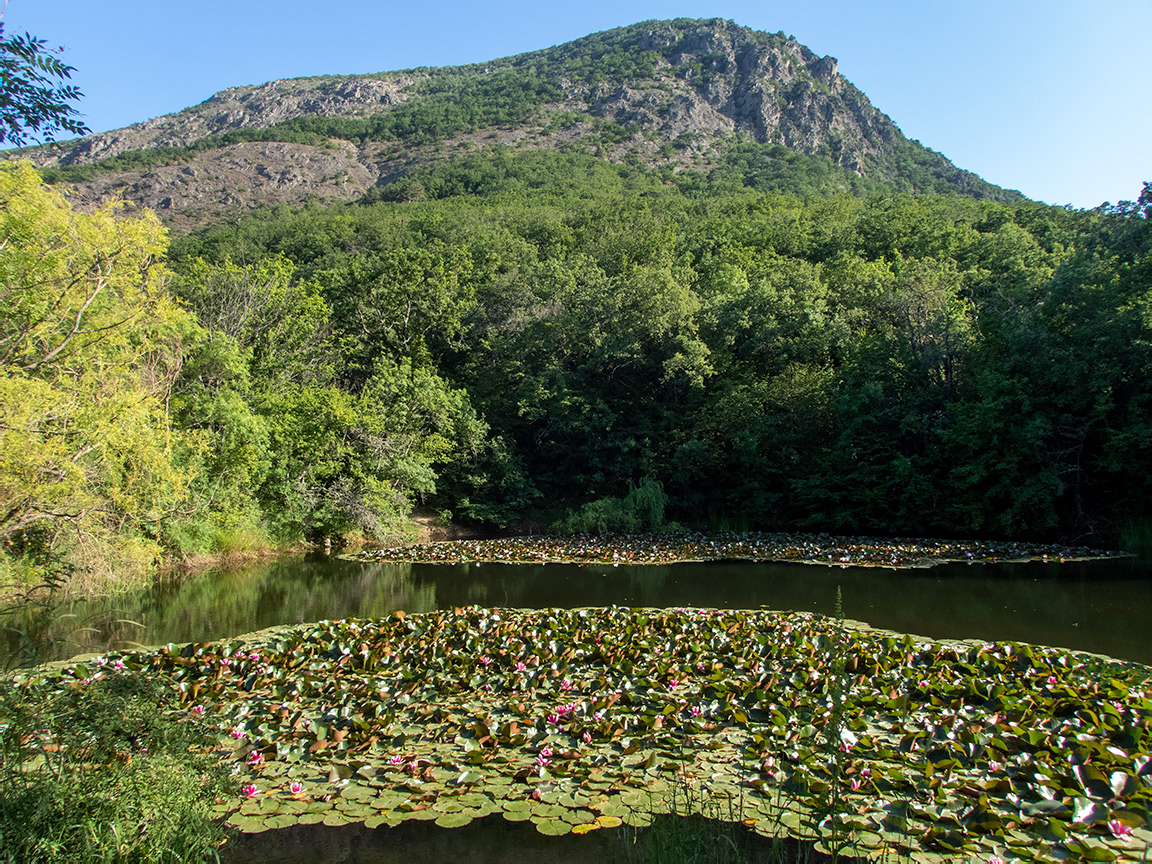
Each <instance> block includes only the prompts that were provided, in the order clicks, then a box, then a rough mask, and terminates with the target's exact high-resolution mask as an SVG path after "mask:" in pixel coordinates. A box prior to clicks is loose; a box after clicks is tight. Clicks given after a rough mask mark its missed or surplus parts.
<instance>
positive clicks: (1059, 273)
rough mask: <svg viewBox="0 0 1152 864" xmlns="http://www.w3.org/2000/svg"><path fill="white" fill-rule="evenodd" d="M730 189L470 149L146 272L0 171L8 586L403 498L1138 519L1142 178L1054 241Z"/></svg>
mask: <svg viewBox="0 0 1152 864" xmlns="http://www.w3.org/2000/svg"><path fill="white" fill-rule="evenodd" d="M746 169H747V166H745V167H744V169H742V168H741V167H740V163H739V162H738V161H730V162H729V163H728V166H727V167H725V168H721V169H717V170H716V171H714V172H712V173H711V174H708V175H705V174H699V173H693V172H683V173H680V174H672V173H670V172H667V171H663V172H662V171H659V170H654V169H648V168H644V167H641V166H629V165H613V164H609V163H607V162H604V161H601V160H597V159H595V158H592V157H590V156H586V155H580V154H574V153H562V152H557V151H534V152H532V151H528V152H525V151H511V150H506V149H501V148H493V149H490V150H486V151H482V152H473V153H471V154H469V155H466V156H464V157H462V158H459V159H456V160H454V161H450V162H447V163H445V164H443V165H440V166H437V167H431V168H426V169H422V170H420V171H418V172H415V173H413V174H411V175H410V176H408V177H407V178H406V179H405V180H404V181H402V184H403V185H402V186H401V185H399V184H398V185H397V187H396V188H391V187H384V188H383V189H382V190H380V192H379V193H375V192H374V193H373V194H372V195H370V196H368V197H367V198H365V199H364V200H362V201H360V202H356V203H352V204H348V205H341V206H333V207H327V208H321V207H305V208H303V209H289V208H278V209H277V208H274V209H267V210H263V211H257V212H254V213H252V214H251V215H250V216H247V217H245V218H243V219H240V220H239V221H232V222H229V223H227V224H223V223H222V224H217V225H213V226H210V227H207V228H205V229H203V230H201V231H200V232H198V233H195V234H192V235H190V236H186V237H181V238H178V239H176V240H173V241H171V242H170V243H169V244H168V247H167V253H166V258H167V262H166V263H163V262H162V261H161V260H160V259H161V258H162V257H164V246H165V242H166V238H165V237H164V234H163V231H162V229H161V228H160V227H159V226H158V224H156V223H155V222H154V221H148V220H139V219H130V218H119V217H117V218H113V216H112V215H111V213H108V212H104V211H101V212H100V213H98V214H96V215H95V216H89V215H84V214H79V213H75V212H73V211H72V210H71V209H70V208H69V207H68V205H67V204H66V203H64V201H63V199H61V198H60V197H59V196H58V195H57V194H56V193H55V192H53V191H52V190H50V189H49V188H47V187H43V186H42V185H41V184H40V181H39V179H38V178H37V177H36V175H35V173H34V172H32V170H31V169H30V168H27V167H13V166H10V165H9V166H5V167H4V168H3V169H0V171H2V173H0V176H2V178H3V182H4V184H5V189H4V190H3V196H4V199H5V208H4V217H3V218H4V222H5V224H4V226H3V236H4V238H5V240H6V241H10V240H11V239H12V238H16V237H18V238H20V239H21V241H22V242H21V243H13V242H5V243H4V245H3V247H2V248H0V259H2V260H0V264H2V266H3V267H4V268H5V272H6V274H7V277H8V278H7V279H6V287H5V289H4V290H5V291H6V292H7V295H8V296H7V297H6V298H5V302H4V303H3V304H0V308H3V309H5V310H6V311H5V312H4V313H2V316H0V323H2V324H3V327H4V332H3V333H2V334H0V339H2V340H3V341H2V342H0V348H2V349H3V351H4V352H6V353H5V360H4V362H5V364H6V367H7V370H8V373H9V374H8V375H7V376H6V377H5V378H4V379H3V380H4V382H5V386H6V387H7V388H9V389H10V390H12V391H13V392H11V393H5V394H4V399H3V400H0V404H2V405H3V412H4V417H3V418H0V419H2V421H3V429H2V430H0V435H2V436H3V440H2V441H0V443H2V444H3V446H2V447H0V451H2V452H3V453H5V458H6V462H5V464H4V465H3V466H0V471H2V473H3V478H2V481H3V482H2V483H0V487H2V488H3V489H4V496H5V500H4V502H3V507H4V512H3V513H0V519H2V520H3V521H0V533H2V534H3V536H4V539H5V542H6V546H7V550H8V560H9V566H10V567H17V564H16V563H13V562H23V563H22V564H19V566H23V567H26V568H30V567H35V566H36V562H38V561H43V560H44V559H45V556H48V555H50V554H78V553H80V552H85V553H91V552H92V550H93V549H94V548H96V547H97V546H100V544H103V545H102V546H100V548H101V549H102V550H103V551H102V552H101V555H102V556H103V559H106V560H108V561H113V562H115V561H121V560H127V559H129V558H131V559H133V560H136V559H141V560H142V559H145V558H149V557H155V556H163V555H167V556H177V557H179V556H190V555H196V554H209V553H212V552H214V551H219V550H220V549H222V548H227V547H228V546H229V544H234V543H237V542H241V541H243V542H249V541H251V540H252V538H264V539H265V540H268V539H274V540H293V539H298V538H307V539H312V540H316V539H319V538H323V537H330V538H337V539H338V538H342V537H350V536H357V535H359V536H363V537H367V538H385V537H388V536H391V535H396V534H399V533H402V532H403V530H404V525H405V517H406V516H407V514H408V512H409V511H410V509H411V507H412V505H413V504H414V503H422V504H424V505H427V506H430V507H432V508H435V509H436V510H439V511H443V512H446V513H450V514H452V516H453V517H454V518H456V519H460V520H472V521H477V522H484V523H491V524H495V525H512V524H516V523H522V522H525V521H531V522H532V523H533V524H535V525H537V526H544V527H547V526H552V525H560V526H567V527H570V528H571V527H581V526H584V527H589V526H594V527H600V528H611V527H613V526H617V527H629V526H635V525H636V524H637V522H636V518H635V515H636V514H635V512H633V511H635V510H636V509H637V508H638V507H650V505H651V502H652V499H653V496H655V498H657V499H659V500H660V501H661V502H662V503H664V505H665V506H664V509H663V513H662V517H661V518H662V519H663V520H667V521H669V522H676V523H679V524H681V525H684V526H700V527H709V526H711V527H741V526H747V527H750V528H764V529H779V530H790V529H804V530H828V531H836V532H854V533H874V534H887V535H900V534H904V535H907V534H921V535H924V534H930V535H945V536H980V537H1019V538H1025V537H1027V538H1036V539H1039V538H1054V537H1060V538H1066V539H1075V540H1077V541H1079V542H1086V543H1093V544H1099V545H1109V544H1115V543H1117V542H1118V541H1119V538H1120V537H1121V535H1122V534H1124V532H1126V531H1127V532H1130V533H1131V532H1139V531H1141V530H1143V529H1144V528H1145V527H1146V526H1147V525H1148V522H1149V518H1150V516H1152V513H1150V509H1152V504H1150V503H1149V502H1150V501H1152V389H1150V388H1149V386H1148V381H1149V380H1152V344H1150V336H1152V259H1150V258H1149V256H1148V251H1149V246H1150V245H1152V221H1150V220H1149V218H1148V216H1149V215H1152V192H1150V191H1149V188H1148V187H1147V186H1146V188H1145V189H1144V191H1143V193H1142V194H1141V195H1140V196H1139V201H1137V202H1135V203H1122V204H1120V205H1116V206H1110V207H1102V208H1099V209H1097V210H1093V211H1074V210H1070V209H1067V208H1060V207H1050V206H1047V205H1042V204H1037V203H1033V202H1026V201H1024V202H1015V203H996V202H991V201H978V200H975V199H972V198H968V197H964V196H961V195H957V194H949V195H925V196H920V197H913V196H911V195H907V194H901V193H892V192H887V193H885V192H880V191H876V190H871V191H869V190H857V191H858V192H861V193H862V194H859V195H855V196H854V195H851V194H847V193H829V194H808V195H805V196H800V195H797V194H791V193H788V192H782V191H773V190H772V189H771V188H770V187H769V188H765V187H764V186H763V185H758V184H757V182H756V176H757V172H755V171H750V170H746ZM863 193H868V194H863ZM20 202H23V203H22V204H21V206H16V205H17V203H20ZM129 241H131V242H129ZM133 244H135V246H133ZM37 250H39V251H37ZM44 250H51V254H47V253H45V252H44ZM121 271H122V273H121ZM93 280H96V281H95V282H94V281H93ZM101 280H103V281H101ZM97 284H101V285H104V286H105V287H104V288H103V289H100V288H98V287H95V286H97ZM66 287H67V288H68V291H71V292H72V293H71V294H69V293H68V291H65V288H66ZM65 295H67V296H65ZM73 295H74V296H73ZM101 316H103V317H101ZM109 333H111V334H115V336H114V337H113V336H108V334H109ZM77 334H81V335H77ZM85 334H86V335H85ZM62 346H66V347H62ZM54 352H55V353H54ZM15 391H19V392H15ZM238 537H239V538H241V540H237V538H238ZM112 538H115V539H112ZM243 538H247V540H244V539H243ZM109 566H111V565H109Z"/></svg>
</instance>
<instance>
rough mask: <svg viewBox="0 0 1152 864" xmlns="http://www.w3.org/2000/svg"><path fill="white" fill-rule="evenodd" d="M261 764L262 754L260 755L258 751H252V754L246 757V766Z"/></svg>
mask: <svg viewBox="0 0 1152 864" xmlns="http://www.w3.org/2000/svg"><path fill="white" fill-rule="evenodd" d="M263 762H264V754H263V753H261V752H260V751H259V750H253V751H252V753H251V754H250V755H249V756H248V764H249V765H261V764H263Z"/></svg>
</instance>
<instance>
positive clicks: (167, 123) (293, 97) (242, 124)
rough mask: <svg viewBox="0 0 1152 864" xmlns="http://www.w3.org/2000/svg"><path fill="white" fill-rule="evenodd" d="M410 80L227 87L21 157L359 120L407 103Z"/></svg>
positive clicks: (103, 152) (37, 159) (101, 153)
mask: <svg viewBox="0 0 1152 864" xmlns="http://www.w3.org/2000/svg"><path fill="white" fill-rule="evenodd" d="M410 83H411V77H410V76H404V75H396V76H394V77H389V78H378V77H374V76H366V75H358V76H350V77H327V76H325V77H320V78H286V79H283V80H280V81H269V82H268V83H266V84H259V85H256V86H252V87H229V88H228V89H227V90H221V91H220V92H219V93H216V94H215V95H213V96H210V97H208V98H207V99H205V100H204V101H203V102H201V103H200V104H199V105H193V106H192V107H191V108H185V109H184V110H183V111H178V112H176V113H175V114H165V115H164V116H162V117H155V118H153V119H151V120H145V121H144V122H143V123H134V124H133V125H131V126H128V127H126V128H124V129H113V130H112V131H110V132H100V133H97V134H95V135H88V136H86V137H84V138H79V139H77V140H76V141H65V142H63V143H62V144H59V145H57V146H55V147H35V148H28V149H27V150H26V151H25V152H24V153H23V154H22V155H25V156H27V157H28V158H30V159H31V160H32V162H33V163H34V164H36V165H37V166H39V167H42V168H43V167H50V166H56V165H84V164H87V163H90V162H96V161H98V160H100V159H108V158H110V157H112V156H119V155H121V154H123V153H128V152H131V151H133V150H151V149H154V148H157V147H187V146H189V145H190V144H194V143H195V142H197V141H199V140H200V139H202V138H207V137H209V136H212V135H221V134H223V133H225V132H231V131H234V130H236V129H266V128H268V127H270V126H275V125H276V124H278V123H283V122H284V121H286V120H291V119H293V118H295V117H303V116H308V115H314V116H320V117H362V116H364V115H367V114H374V113H377V112H379V111H382V110H386V109H388V108H390V107H392V106H393V105H396V104H398V103H400V102H403V101H404V100H405V99H406V98H407V94H406V93H405V92H404V87H406V86H407V85H408V84H410Z"/></svg>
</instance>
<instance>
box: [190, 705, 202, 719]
mask: <svg viewBox="0 0 1152 864" xmlns="http://www.w3.org/2000/svg"><path fill="white" fill-rule="evenodd" d="M192 713H193V714H195V715H196V716H197V717H199V716H200V715H201V714H203V713H204V706H203V705H193V706H192Z"/></svg>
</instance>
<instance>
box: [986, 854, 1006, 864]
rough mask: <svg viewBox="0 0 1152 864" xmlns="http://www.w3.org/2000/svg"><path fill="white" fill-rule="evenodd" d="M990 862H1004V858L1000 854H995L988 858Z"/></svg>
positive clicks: (989, 863)
mask: <svg viewBox="0 0 1152 864" xmlns="http://www.w3.org/2000/svg"><path fill="white" fill-rule="evenodd" d="M988 864H1004V859H1003V858H1001V857H1000V856H999V855H993V856H992V857H991V858H989V859H988Z"/></svg>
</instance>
